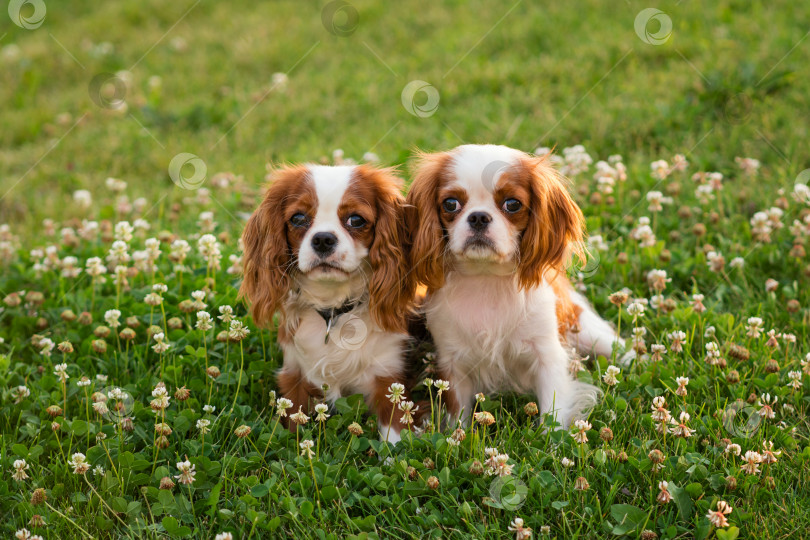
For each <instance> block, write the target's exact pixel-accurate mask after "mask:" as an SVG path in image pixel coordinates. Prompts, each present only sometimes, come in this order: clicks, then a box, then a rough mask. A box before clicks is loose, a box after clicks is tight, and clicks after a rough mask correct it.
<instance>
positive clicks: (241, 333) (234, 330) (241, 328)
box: [228, 319, 250, 341]
mask: <svg viewBox="0 0 810 540" xmlns="http://www.w3.org/2000/svg"><path fill="white" fill-rule="evenodd" d="M248 334H250V330H249V329H248V328H247V327H246V326H245V325H244V324H242V321H237V320H236V319H233V320H232V321H231V326H230V328H229V329H228V337H229V338H230V339H232V340H234V341H241V340H243V339H245V338H246V337H247V336H248Z"/></svg>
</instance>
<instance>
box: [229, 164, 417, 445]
mask: <svg viewBox="0 0 810 540" xmlns="http://www.w3.org/2000/svg"><path fill="white" fill-rule="evenodd" d="M401 186H402V182H401V180H400V179H399V178H397V177H396V176H394V174H393V171H392V170H390V169H378V168H374V167H371V166H369V165H360V166H338V167H329V166H320V165H300V166H293V167H286V168H283V169H280V170H278V171H277V172H276V173H275V174H274V175H273V176H272V178H271V184H270V187H269V189H268V190H267V194H266V196H265V198H264V200H263V201H262V203H261V205H260V206H259V208H258V209H257V210H256V212H255V213H254V214H253V215H252V216H251V218H250V220H249V221H248V223H247V227H246V228H245V231H244V233H243V236H242V239H243V241H244V246H245V253H244V280H243V281H242V286H241V289H240V295H241V296H243V297H246V298H247V299H248V300H249V303H250V306H251V312H252V315H253V320H254V321H255V322H256V324H257V325H260V326H261V325H267V324H268V323H270V322H271V321H272V319H273V316H274V314H275V313H276V312H278V313H279V324H278V341H279V344H280V346H281V348H282V350H283V353H284V364H283V367H282V369H281V371H280V372H279V375H278V384H279V389H280V391H281V394H283V396H284V397H286V398H288V399H290V400H291V401H292V402H293V410H297V409H299V408H300V407H303V409H304V410H311V408H312V407H313V406H314V405H315V403H317V402H318V401H320V400H324V399H325V400H326V401H329V402H332V403H333V402H334V401H335V400H336V399H337V398H338V397H340V396H345V395H349V394H353V393H362V394H363V395H364V396H365V398H366V402H367V403H368V405H369V408H370V409H371V411H372V412H374V413H375V414H376V415H377V417H378V418H379V425H380V437H381V438H382V439H384V440H388V441H392V442H396V441H398V440H399V431H400V428H401V427H402V426H400V424H399V423H398V422H397V421H396V420H394V422H393V425H388V424H389V421H390V419H391V417H392V410H393V409H392V408H393V404H392V403H391V401H390V400H389V399H388V398H387V397H386V392H387V391H388V388H389V386H390V385H391V384H392V383H395V382H401V381H402V380H403V378H404V376H405V367H404V355H403V352H404V348H405V346H406V341H407V339H408V335H407V332H406V315H407V313H408V311H409V309H410V304H411V302H412V300H413V291H412V290H411V288H410V285H409V283H410V281H409V280H407V279H406V261H405V254H404V252H403V246H402V236H403V233H402V220H403V208H404V197H403V196H402V193H401V192H400V189H401ZM397 416H399V415H397Z"/></svg>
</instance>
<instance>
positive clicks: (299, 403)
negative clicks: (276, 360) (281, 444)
mask: <svg viewBox="0 0 810 540" xmlns="http://www.w3.org/2000/svg"><path fill="white" fill-rule="evenodd" d="M278 388H279V390H280V391H281V395H282V396H284V397H285V398H287V399H289V400H290V401H292V403H293V406H292V409H291V412H293V413H295V412H298V408H299V407H300V408H301V410H303V411H304V412H307V411H310V410H312V407H314V406H315V403H316V402H318V401H319V400H321V399H323V393H322V392H321V389H320V388H318V387H316V386H315V385H314V384H312V383H311V382H310V381H309V380H308V379H306V378H305V377H304V376H303V375H301V370H299V369H298V368H287V367H283V368H281V371H280V372H279V374H278ZM288 414H289V413H288ZM287 427H288V428H289V429H290V431H295V425H294V424H293V423H292V422H289V421H288V422H287Z"/></svg>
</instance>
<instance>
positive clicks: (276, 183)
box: [239, 167, 308, 326]
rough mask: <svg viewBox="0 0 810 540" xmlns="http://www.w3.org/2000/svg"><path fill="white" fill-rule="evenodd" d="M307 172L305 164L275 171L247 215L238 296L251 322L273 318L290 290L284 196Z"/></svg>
mask: <svg viewBox="0 0 810 540" xmlns="http://www.w3.org/2000/svg"><path fill="white" fill-rule="evenodd" d="M307 174H308V172H307V169H306V167H288V168H284V169H281V170H279V171H277V172H276V173H275V174H274V175H273V177H272V179H271V184H270V187H269V188H268V189H267V193H266V195H265V197H264V200H263V201H262V203H261V204H260V205H259V208H257V209H256V211H255V212H254V213H253V215H252V216H250V219H249V220H248V222H247V226H246V227H245V231H244V232H243V233H242V241H243V243H244V246H245V252H244V257H243V258H242V261H243V262H242V264H243V266H244V278H243V279H242V286H241V287H240V288H239V297H240V298H247V300H248V302H249V303H250V309H251V314H252V315H253V321H254V322H255V323H256V324H257V325H258V326H265V325H267V324H269V323H270V322H271V321H272V320H273V314H274V313H275V312H276V311H278V309H279V307H280V306H281V302H282V301H283V300H284V297H285V296H286V295H287V293H288V292H289V290H290V285H291V283H292V280H291V278H290V275H289V267H290V265H291V264H292V250H291V249H290V246H289V244H288V242H287V234H286V232H287V224H286V222H285V212H284V206H285V198H286V197H287V196H288V195H289V194H290V193H291V192H295V191H297V190H300V186H301V183H302V182H303V181H304V180H305V178H306V176H307Z"/></svg>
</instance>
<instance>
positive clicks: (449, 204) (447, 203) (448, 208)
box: [442, 198, 461, 214]
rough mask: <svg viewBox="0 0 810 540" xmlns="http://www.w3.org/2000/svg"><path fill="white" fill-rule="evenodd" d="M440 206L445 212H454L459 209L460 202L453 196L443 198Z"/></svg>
mask: <svg viewBox="0 0 810 540" xmlns="http://www.w3.org/2000/svg"><path fill="white" fill-rule="evenodd" d="M442 208H444V211H445V212H450V213H451V214H454V213H456V212H458V211H459V210H461V203H460V202H458V199H453V198H450V199H445V200H444V202H443V203H442Z"/></svg>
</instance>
